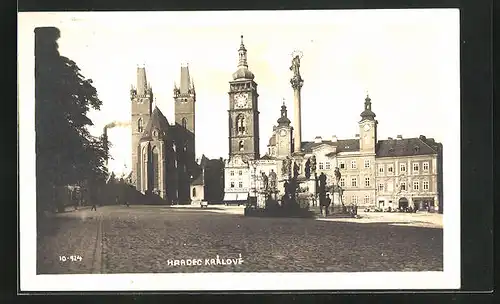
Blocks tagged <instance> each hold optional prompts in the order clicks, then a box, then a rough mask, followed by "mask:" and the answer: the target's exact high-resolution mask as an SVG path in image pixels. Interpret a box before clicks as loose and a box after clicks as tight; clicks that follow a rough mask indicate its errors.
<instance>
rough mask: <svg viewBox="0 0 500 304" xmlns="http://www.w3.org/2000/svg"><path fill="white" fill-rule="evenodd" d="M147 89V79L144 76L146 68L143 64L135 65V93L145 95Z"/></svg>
mask: <svg viewBox="0 0 500 304" xmlns="http://www.w3.org/2000/svg"><path fill="white" fill-rule="evenodd" d="M147 89H148V81H147V78H146V68H145V67H144V66H142V67H137V95H139V96H144V95H146V91H147Z"/></svg>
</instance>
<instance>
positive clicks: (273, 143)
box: [267, 134, 276, 147]
mask: <svg viewBox="0 0 500 304" xmlns="http://www.w3.org/2000/svg"><path fill="white" fill-rule="evenodd" d="M267 146H268V147H269V146H276V134H273V136H271V137H270V138H269V144H268V145H267Z"/></svg>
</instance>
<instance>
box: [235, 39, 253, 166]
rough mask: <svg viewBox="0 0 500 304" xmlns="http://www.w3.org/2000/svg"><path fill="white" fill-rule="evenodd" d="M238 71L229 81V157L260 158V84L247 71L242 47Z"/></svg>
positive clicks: (244, 52) (242, 46)
mask: <svg viewBox="0 0 500 304" xmlns="http://www.w3.org/2000/svg"><path fill="white" fill-rule="evenodd" d="M238 55H239V61H238V70H237V71H236V72H235V73H233V81H230V82H229V111H228V112H229V157H232V156H235V155H240V156H242V158H243V159H247V160H250V159H258V158H259V157H260V153H259V109H258V97H259V94H257V83H255V81H254V78H255V76H254V74H253V73H252V72H251V71H250V70H249V69H248V63H247V50H246V48H245V45H244V44H243V36H241V44H240V48H239V50H238Z"/></svg>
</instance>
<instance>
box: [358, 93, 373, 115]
mask: <svg viewBox="0 0 500 304" xmlns="http://www.w3.org/2000/svg"><path fill="white" fill-rule="evenodd" d="M375 116H376V115H375V113H373V111H372V100H371V99H370V96H369V95H368V93H367V94H366V98H365V109H364V111H363V112H361V120H374V119H375Z"/></svg>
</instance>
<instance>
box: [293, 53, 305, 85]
mask: <svg viewBox="0 0 500 304" xmlns="http://www.w3.org/2000/svg"><path fill="white" fill-rule="evenodd" d="M292 57H293V59H292V66H290V71H292V72H293V76H292V79H290V83H291V84H292V88H294V89H300V88H301V87H302V85H303V84H304V81H303V80H302V77H300V58H302V53H301V52H294V53H293V54H292Z"/></svg>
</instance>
